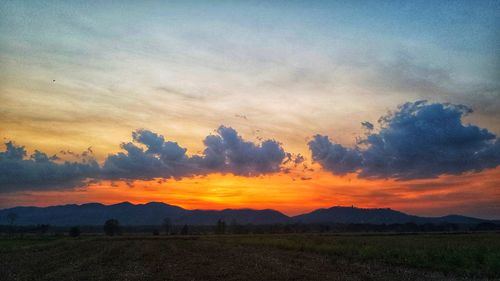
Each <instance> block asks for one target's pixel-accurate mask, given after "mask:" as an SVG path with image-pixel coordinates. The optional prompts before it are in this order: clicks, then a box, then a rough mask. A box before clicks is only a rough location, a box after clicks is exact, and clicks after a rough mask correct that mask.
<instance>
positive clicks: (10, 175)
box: [0, 126, 303, 192]
mask: <svg viewBox="0 0 500 281" xmlns="http://www.w3.org/2000/svg"><path fill="white" fill-rule="evenodd" d="M203 143H204V144H205V149H204V151H203V153H202V154H200V155H192V156H190V155H187V154H186V152H187V149H186V148H183V147H181V146H180V145H179V144H178V143H176V142H173V141H168V140H165V137H163V136H162V135H160V134H157V133H154V132H151V131H148V130H144V129H139V130H136V131H134V132H133V133H132V142H125V143H122V144H121V148H122V150H123V151H121V152H119V153H116V154H111V155H108V157H107V158H106V159H105V160H104V163H103V165H102V166H100V165H99V164H98V163H97V162H96V161H95V160H94V159H93V158H92V151H91V150H90V148H89V149H88V151H85V152H83V153H81V154H76V153H73V152H70V151H67V152H66V151H62V152H61V154H62V155H63V156H64V157H67V156H68V155H69V156H72V157H78V158H79V161H74V162H70V161H65V162H63V161H62V160H61V159H59V157H57V156H56V155H54V156H48V155H47V154H45V153H43V152H41V151H39V150H35V151H34V152H33V153H32V154H31V155H30V156H29V157H28V156H27V153H26V149H25V148H24V147H23V146H17V145H15V144H14V143H13V142H7V143H6V144H5V147H6V149H5V151H2V152H0V192H10V191H17V190H44V189H54V188H62V187H68V188H71V187H75V186H80V185H83V184H84V183H85V182H86V181H87V180H99V179H106V180H126V181H133V180H150V179H154V178H160V179H170V178H175V179H179V178H182V177H189V176H194V175H205V174H209V173H232V174H235V175H240V176H259V175H263V174H268V173H274V172H279V171H284V170H285V169H284V165H285V164H286V162H287V161H292V162H293V163H300V162H301V161H303V157H302V156H300V155H298V156H294V155H292V154H291V153H287V152H285V151H284V149H283V148H282V146H281V144H280V143H279V142H277V141H275V140H264V141H262V142H260V143H254V142H250V141H246V140H244V139H243V138H242V137H241V136H240V135H238V133H237V132H236V130H234V129H233V128H230V127H224V126H220V127H219V128H218V129H217V131H216V133H215V134H212V135H209V136H207V137H206V138H205V140H204V141H203Z"/></svg>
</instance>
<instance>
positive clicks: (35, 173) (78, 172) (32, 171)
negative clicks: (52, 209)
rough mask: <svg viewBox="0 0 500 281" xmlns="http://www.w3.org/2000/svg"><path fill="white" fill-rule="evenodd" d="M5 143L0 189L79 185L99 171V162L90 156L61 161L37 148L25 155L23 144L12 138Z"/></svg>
mask: <svg viewBox="0 0 500 281" xmlns="http://www.w3.org/2000/svg"><path fill="white" fill-rule="evenodd" d="M5 147H6V149H5V151H2V152H0V192H9V191H16V190H25V189H29V190H41V189H47V188H61V187H64V186H68V185H70V186H78V185H81V184H83V181H84V180H85V179H86V178H90V177H95V176H97V175H98V172H99V165H98V164H97V162H95V160H94V159H93V158H92V157H90V156H88V157H83V158H81V160H80V161H79V162H69V161H66V162H61V163H60V162H56V161H57V160H59V158H58V157H57V156H50V157H49V156H48V155H47V154H45V153H43V152H41V151H38V150H35V151H34V152H33V154H31V155H30V157H29V158H27V157H26V150H25V148H24V147H23V146H17V145H15V144H14V143H13V142H7V143H5Z"/></svg>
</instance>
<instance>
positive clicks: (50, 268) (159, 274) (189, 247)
mask: <svg viewBox="0 0 500 281" xmlns="http://www.w3.org/2000/svg"><path fill="white" fill-rule="evenodd" d="M498 278H500V234H495V233H481V234H419V235H347V234H346V235H319V234H316V235H314V234H300V235H299V234H297V235H232V236H231V235H220V236H215V235H214V236H152V235H133V236H125V235H124V236H118V237H105V236H100V235H88V236H82V237H80V238H69V237H54V236H46V237H35V236H32V237H24V238H15V237H4V238H0V279H1V280H476V279H477V280H481V279H484V280H486V279H489V280H492V279H498ZM499 280H500V279H499Z"/></svg>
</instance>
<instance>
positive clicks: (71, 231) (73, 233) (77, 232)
mask: <svg viewBox="0 0 500 281" xmlns="http://www.w3.org/2000/svg"><path fill="white" fill-rule="evenodd" d="M80 233H81V231H80V227H78V226H73V227H71V228H70V229H69V236H71V237H78V236H80Z"/></svg>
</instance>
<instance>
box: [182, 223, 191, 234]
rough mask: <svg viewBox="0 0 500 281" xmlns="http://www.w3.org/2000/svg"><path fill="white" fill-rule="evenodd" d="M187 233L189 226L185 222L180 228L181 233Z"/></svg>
mask: <svg viewBox="0 0 500 281" xmlns="http://www.w3.org/2000/svg"><path fill="white" fill-rule="evenodd" d="M188 234H189V228H188V226H187V224H185V225H184V226H183V227H182V229H181V235H188Z"/></svg>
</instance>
